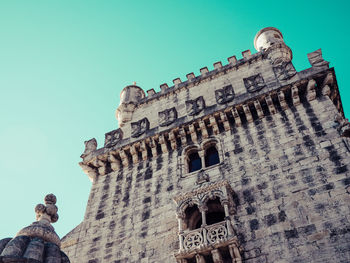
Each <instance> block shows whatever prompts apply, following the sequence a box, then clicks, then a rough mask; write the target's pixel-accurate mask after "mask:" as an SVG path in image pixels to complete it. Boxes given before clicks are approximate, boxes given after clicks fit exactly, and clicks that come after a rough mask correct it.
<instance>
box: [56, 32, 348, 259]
mask: <svg viewBox="0 0 350 263" xmlns="http://www.w3.org/2000/svg"><path fill="white" fill-rule="evenodd" d="M264 32H267V33H266V36H267V37H266V38H265V39H263V40H264V41H263V42H262V44H261V43H260V44H259V43H258V46H257V48H258V50H259V51H260V52H259V53H257V54H254V55H251V54H250V51H246V52H244V53H243V56H244V58H243V59H242V60H239V61H236V59H233V58H232V57H231V58H229V64H228V65H225V66H222V65H221V63H216V64H215V65H214V68H215V70H214V71H212V72H208V71H207V70H201V76H198V77H195V76H194V75H192V74H190V75H188V76H187V77H188V81H186V82H183V83H181V81H179V80H175V81H174V84H175V86H174V87H171V88H168V87H165V86H164V85H163V86H162V91H161V92H159V93H155V94H153V92H151V93H149V96H148V97H146V98H141V99H140V100H139V102H138V104H135V102H134V101H133V102H132V103H129V102H128V99H127V96H126V95H125V98H123V101H124V102H125V104H124V105H122V106H120V108H119V112H118V114H119V117H120V119H121V120H124V121H125V122H123V124H122V125H121V126H122V129H121V130H116V131H112V132H110V133H108V134H106V143H105V147H102V148H100V149H97V142H96V140H95V139H92V140H90V141H87V142H86V149H85V151H84V154H83V155H82V158H83V161H82V162H81V163H80V165H81V166H82V168H83V169H84V171H85V172H86V173H87V174H88V175H89V177H90V178H91V179H92V181H93V183H92V189H91V193H90V197H89V201H88V205H87V209H86V214H85V218H84V220H83V222H82V223H81V224H80V225H79V226H77V227H76V228H75V229H74V230H72V231H71V232H70V233H69V234H67V236H66V237H64V238H63V240H62V248H63V250H64V251H65V252H66V253H67V254H68V256H69V257H70V259H71V262H73V263H78V262H79V263H80V262H87V263H104V262H106V263H107V262H108V263H111V262H114V263H122V262H142V263H145V262H175V261H176V260H175V257H174V253H175V254H176V253H177V252H178V251H179V248H180V244H179V237H178V219H177V216H179V213H178V212H179V211H177V208H178V207H177V205H178V204H176V203H175V202H174V197H176V196H179V195H181V194H184V193H189V192H191V191H193V190H194V189H195V188H198V178H199V176H200V173H202V172H204V173H205V174H207V175H208V178H209V184H210V183H215V182H220V181H222V180H227V181H228V182H229V184H230V186H231V188H232V190H233V191H234V193H235V194H234V199H233V200H234V201H233V202H234V205H235V206H236V211H235V214H234V215H232V214H231V218H230V219H227V217H228V216H227V215H226V212H225V216H226V218H225V220H231V223H232V225H233V228H234V231H235V232H236V234H237V237H238V242H239V244H240V247H241V249H242V252H241V256H242V258H243V260H244V262H249V263H252V262H349V261H350V252H349V251H350V230H349V229H350V223H349V220H350V213H349V204H350V171H349V169H350V167H349V163H350V158H349V157H350V153H349V149H350V147H349V146H350V142H349V140H350V138H349V137H350V127H349V126H350V124H349V123H347V122H346V121H345V120H344V118H343V117H344V116H343V112H342V106H341V101H340V97H339V92H338V88H337V84H336V80H335V75H334V70H333V69H329V67H328V64H329V63H328V62H326V61H324V60H323V58H322V53H321V51H320V50H318V51H315V52H313V53H310V54H309V55H308V57H309V61H310V63H311V65H312V67H311V68H309V69H306V70H303V71H301V72H296V71H295V69H294V67H293V65H292V64H291V62H290V60H291V56H292V55H291V50H290V49H289V48H288V47H287V46H286V45H285V44H284V43H283V41H282V40H281V37H282V35H281V33H280V32H279V31H278V30H277V29H273V28H272V29H271V28H267V29H263V30H262V31H260V32H259V33H258V36H259V34H260V35H261V34H264ZM275 33H276V34H275ZM276 36H277V37H278V39H276ZM260 40H261V39H260ZM274 41H277V42H274ZM258 42H259V41H258ZM259 45H260V46H259ZM229 85H231V86H230V87H229V89H228V90H225V87H227V86H229ZM127 89H128V91H131V92H134V93H133V94H131V93H130V94H131V95H132V96H131V97H132V99H133V100H137V99H138V93H137V92H139V91H140V88H139V87H136V86H128V87H127ZM218 91H219V92H221V93H220V94H221V95H220V94H219V95H220V96H216V95H217V92H218ZM226 91H227V92H226ZM232 91H233V92H232ZM125 94H126V93H125ZM201 96H202V97H203V99H204V102H205V103H204V104H205V106H204V104H203V101H200V100H199V101H198V103H197V102H195V103H194V104H193V105H192V106H193V107H192V108H191V107H188V106H187V105H186V101H189V100H196V99H197V98H200V97H201ZM222 100H227V101H224V102H223V101H222ZM128 103H129V104H128ZM196 103H197V104H196ZM196 107H197V110H198V111H197V112H195V113H194V114H192V113H193V110H196ZM198 107H199V108H198ZM171 108H175V109H176V112H177V115H176V114H175V115H174V112H172V113H171V114H172V115H171V114H170V115H169V116H172V117H174V116H176V117H174V118H173V119H172V121H171V122H169V123H166V124H164V125H161V121H163V119H162V118H161V117H160V116H159V115H158V113H159V112H162V111H164V110H171ZM130 112H132V118H131V119H130V116H131V115H130ZM124 113H125V115H123V114H124ZM123 117H125V118H123ZM144 118H147V121H143V122H140V123H136V124H135V122H137V121H140V120H143V119H144ZM165 119H166V118H165ZM133 125H134V127H136V128H132V127H133ZM343 125H345V126H343ZM344 127H345V128H344ZM344 129H345V130H346V131H345V130H344ZM135 131H136V132H135ZM210 140H212V142H215V143H216V148H217V149H218V152H219V156H220V163H219V164H216V165H213V166H211V167H207V168H203V169H202V171H200V172H198V171H197V172H192V173H188V172H187V167H186V161H185V158H186V149H188V148H187V147H188V146H191V145H195V146H196V147H197V149H199V152H200V153H201V154H202V153H203V150H204V148H205V144H206V143H207V142H209V141H210ZM236 248H237V247H236ZM192 252H193V251H192ZM192 252H191V253H192ZM197 252H198V254H199V253H201V252H202V251H197ZM176 255H177V258H178V262H181V263H183V262H186V261H181V260H182V258H183V257H182V256H181V255H180V256H179V254H176ZM193 255H194V254H190V255H187V258H189V257H193ZM181 257H182V258H181ZM213 257H214V254H213ZM185 258H186V257H185ZM199 260H200V259H197V263H202V262H201V261H199ZM190 262H191V263H192V262H194V261H193V260H191V261H190ZM210 262H211V261H210ZM217 262H220V261H218V260H216V262H215V263H217ZM225 262H226V261H225ZM236 262H240V261H236ZM220 263H221V262H220Z"/></svg>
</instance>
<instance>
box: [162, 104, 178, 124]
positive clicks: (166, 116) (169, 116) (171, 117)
mask: <svg viewBox="0 0 350 263" xmlns="http://www.w3.org/2000/svg"><path fill="white" fill-rule="evenodd" d="M158 117H159V125H160V126H168V125H170V124H172V123H173V122H174V121H175V120H176V119H177V111H176V109H175V107H173V108H171V109H166V110H164V111H161V112H158Z"/></svg>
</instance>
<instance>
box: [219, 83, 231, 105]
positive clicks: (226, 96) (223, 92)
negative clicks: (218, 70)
mask: <svg viewBox="0 0 350 263" xmlns="http://www.w3.org/2000/svg"><path fill="white" fill-rule="evenodd" d="M215 98H216V102H217V103H218V104H225V103H227V102H230V101H232V100H233V99H234V98H235V93H234V91H233V87H232V85H228V86H225V87H223V88H222V89H218V90H216V91H215Z"/></svg>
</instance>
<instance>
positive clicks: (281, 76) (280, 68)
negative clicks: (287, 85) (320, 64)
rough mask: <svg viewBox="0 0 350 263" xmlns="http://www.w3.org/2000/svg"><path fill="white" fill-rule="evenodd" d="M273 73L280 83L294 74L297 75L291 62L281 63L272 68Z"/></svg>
mask: <svg viewBox="0 0 350 263" xmlns="http://www.w3.org/2000/svg"><path fill="white" fill-rule="evenodd" d="M273 71H274V73H275V76H276V78H277V79H278V80H280V81H284V80H288V79H290V78H291V77H293V76H294V75H295V74H297V72H296V70H295V68H294V66H293V64H292V63H291V62H287V63H281V64H280V65H277V66H276V67H273Z"/></svg>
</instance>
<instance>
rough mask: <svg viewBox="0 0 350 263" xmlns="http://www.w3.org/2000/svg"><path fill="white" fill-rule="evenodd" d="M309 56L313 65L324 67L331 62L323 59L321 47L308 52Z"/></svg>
mask: <svg viewBox="0 0 350 263" xmlns="http://www.w3.org/2000/svg"><path fill="white" fill-rule="evenodd" d="M307 58H308V59H309V62H310V64H311V66H312V67H323V66H327V67H328V65H329V62H328V61H325V60H324V59H323V57H322V50H321V49H318V50H316V51H314V52H311V53H309V54H307Z"/></svg>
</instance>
